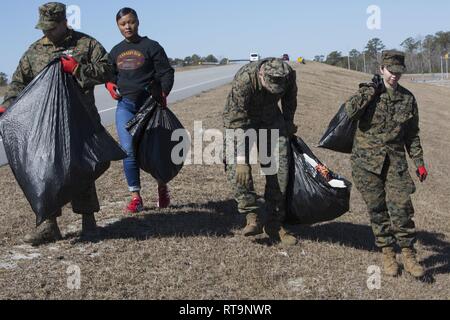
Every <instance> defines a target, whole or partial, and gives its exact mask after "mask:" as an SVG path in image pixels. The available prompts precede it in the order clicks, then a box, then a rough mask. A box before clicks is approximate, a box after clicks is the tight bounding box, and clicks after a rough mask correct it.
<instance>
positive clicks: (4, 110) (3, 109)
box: [0, 106, 6, 117]
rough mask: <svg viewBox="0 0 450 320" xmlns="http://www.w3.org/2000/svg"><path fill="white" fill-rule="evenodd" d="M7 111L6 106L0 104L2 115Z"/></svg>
mask: <svg viewBox="0 0 450 320" xmlns="http://www.w3.org/2000/svg"><path fill="white" fill-rule="evenodd" d="M5 112H6V108H5V107H4V106H0V117H1V116H2V115H3V114H4V113H5Z"/></svg>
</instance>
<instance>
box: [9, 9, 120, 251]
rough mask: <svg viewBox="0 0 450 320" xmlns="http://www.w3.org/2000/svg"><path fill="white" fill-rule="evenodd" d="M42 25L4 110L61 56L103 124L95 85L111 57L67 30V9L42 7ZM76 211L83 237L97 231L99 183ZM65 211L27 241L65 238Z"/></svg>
mask: <svg viewBox="0 0 450 320" xmlns="http://www.w3.org/2000/svg"><path fill="white" fill-rule="evenodd" d="M39 16H40V18H39V22H38V24H37V26H36V28H37V29H40V30H42V31H43V33H44V37H42V38H41V39H40V40H38V41H37V42H35V43H34V44H32V45H31V46H30V48H29V49H28V51H27V52H26V53H25V54H24V55H23V57H22V59H21V60H20V63H19V66H18V67H17V70H16V72H15V73H14V75H13V78H12V82H11V84H10V85H9V87H8V90H7V92H6V96H5V101H4V102H3V106H0V110H1V109H2V108H7V107H9V106H10V105H11V104H12V103H13V102H14V100H15V99H16V97H17V96H18V95H19V93H20V92H21V91H22V90H23V89H24V88H25V87H26V86H27V85H28V84H29V83H30V82H31V81H32V80H33V79H34V78H35V77H36V76H37V75H38V74H39V73H40V72H41V71H42V70H43V69H44V68H45V66H46V65H47V64H48V63H49V62H50V61H52V60H53V59H55V58H58V57H61V65H62V68H63V70H64V72H66V73H70V74H72V75H73V76H74V78H75V79H76V80H77V81H78V83H79V85H80V88H81V90H82V92H83V93H84V94H83V98H84V99H85V101H86V105H87V106H88V107H90V110H89V111H90V114H91V115H92V116H93V117H94V118H95V119H96V120H97V121H98V123H99V124H100V116H99V114H98V111H97V108H96V107H95V99H94V86H95V85H97V84H102V83H105V82H106V81H107V80H108V79H109V78H110V77H111V74H112V69H111V66H110V65H109V63H108V54H107V52H106V50H105V49H104V48H103V46H102V45H101V44H100V43H99V42H97V41H96V40H95V39H93V38H91V37H89V36H87V35H85V34H83V33H79V32H76V31H73V30H71V29H69V28H68V27H67V19H66V6H65V5H64V4H62V3H57V2H50V3H47V4H44V5H43V6H41V7H40V8H39ZM72 208H73V211H74V212H75V213H77V214H81V215H82V236H88V237H89V236H91V235H93V234H95V232H96V221H95V217H94V213H95V212H98V211H100V206H99V202H98V198H97V193H96V188H95V184H93V185H92V186H91V187H89V188H88V190H80V194H79V196H78V197H76V198H74V199H73V201H72ZM60 215H61V210H59V211H58V212H56V213H55V214H54V215H53V216H52V217H51V218H49V219H48V220H47V221H45V222H44V223H43V224H42V225H41V226H39V227H38V228H37V230H36V231H35V232H33V233H32V234H30V235H27V236H26V237H25V242H27V243H31V244H32V245H40V244H43V243H47V242H53V241H57V240H59V239H61V233H60V230H59V227H58V224H57V220H56V218H57V217H59V216H60Z"/></svg>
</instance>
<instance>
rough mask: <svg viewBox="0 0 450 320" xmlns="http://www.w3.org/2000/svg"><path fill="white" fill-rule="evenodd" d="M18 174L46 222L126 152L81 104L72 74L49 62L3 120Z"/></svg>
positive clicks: (1, 131)
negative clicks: (111, 162)
mask: <svg viewBox="0 0 450 320" xmlns="http://www.w3.org/2000/svg"><path fill="white" fill-rule="evenodd" d="M0 134H1V136H2V138H3V143H4V146H5V152H6V155H7V158H8V161H9V165H10V167H11V169H12V171H13V173H14V176H15V178H16V180H17V182H18V183H19V185H20V187H21V188H22V190H23V192H24V194H25V197H26V198H27V200H28V201H29V203H30V205H31V207H32V209H33V211H34V212H35V213H36V217H37V224H38V225H39V224H41V223H42V222H44V221H45V220H46V219H47V218H48V217H49V216H52V215H53V214H54V213H55V212H56V211H57V210H59V209H60V208H61V207H62V206H64V205H66V204H67V203H69V202H70V201H71V200H72V199H73V197H74V195H76V194H78V193H79V192H80V190H85V189H86V188H88V186H89V185H91V184H92V183H94V182H95V180H96V179H98V178H99V177H100V176H101V175H102V174H103V173H104V172H105V171H106V170H107V169H108V168H109V166H110V161H113V160H120V159H123V158H125V157H126V153H125V152H124V151H123V150H122V148H121V147H120V146H119V145H118V144H117V143H116V142H115V140H114V139H113V138H112V137H111V136H110V135H109V134H108V132H107V131H106V130H105V128H104V127H103V126H102V125H101V124H100V122H99V119H98V115H97V118H95V117H94V116H93V113H92V111H91V110H90V109H88V107H87V106H86V105H85V104H84V102H83V97H82V93H81V90H80V88H79V86H78V84H77V83H76V81H75V80H74V79H73V77H72V76H70V75H67V74H65V73H63V72H62V70H61V65H60V63H59V59H57V60H55V61H53V62H51V63H50V64H49V65H48V66H47V67H46V68H44V70H43V71H42V72H41V73H40V74H39V75H38V76H37V77H36V78H35V79H34V80H33V81H32V82H31V83H30V84H29V85H28V86H27V87H26V88H25V89H24V90H23V91H22V92H21V93H20V95H19V96H18V97H17V99H16V101H15V102H14V103H13V104H12V105H11V106H10V108H8V110H7V111H6V113H5V114H4V115H3V116H2V117H1V118H0Z"/></svg>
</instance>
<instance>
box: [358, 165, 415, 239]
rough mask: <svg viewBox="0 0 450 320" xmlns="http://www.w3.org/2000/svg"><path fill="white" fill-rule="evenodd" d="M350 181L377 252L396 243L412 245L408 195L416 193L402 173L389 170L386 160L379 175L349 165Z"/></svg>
mask: <svg viewBox="0 0 450 320" xmlns="http://www.w3.org/2000/svg"><path fill="white" fill-rule="evenodd" d="M352 169H353V180H354V182H355V185H356V187H357V188H358V190H359V192H360V193H361V195H362V197H363V198H364V201H365V202H366V204H367V207H368V209H369V215H370V221H371V225H372V230H373V233H374V235H375V239H376V245H377V247H379V248H384V247H389V246H392V245H394V244H395V243H397V244H398V245H399V246H400V247H401V248H410V247H413V246H414V242H415V241H416V229H415V224H414V221H413V217H414V207H413V204H412V201H411V194H413V193H414V192H415V191H416V188H415V185H414V182H413V180H412V178H411V176H410V174H409V172H408V169H406V170H398V168H396V167H395V166H392V165H391V164H390V161H389V157H386V162H385V164H384V166H383V170H382V172H381V175H378V174H375V173H372V172H369V171H367V170H365V169H364V168H362V167H360V166H358V165H356V164H352Z"/></svg>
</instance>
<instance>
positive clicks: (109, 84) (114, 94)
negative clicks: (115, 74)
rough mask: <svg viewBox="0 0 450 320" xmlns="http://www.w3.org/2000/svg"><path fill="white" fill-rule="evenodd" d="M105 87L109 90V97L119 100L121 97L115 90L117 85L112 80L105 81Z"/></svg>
mask: <svg viewBox="0 0 450 320" xmlns="http://www.w3.org/2000/svg"><path fill="white" fill-rule="evenodd" d="M105 87H106V89H107V90H108V91H109V94H110V95H111V97H112V98H113V99H114V100H120V99H121V98H122V97H121V96H120V94H119V93H118V92H117V85H116V84H115V83H112V82H107V83H106V84H105Z"/></svg>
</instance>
